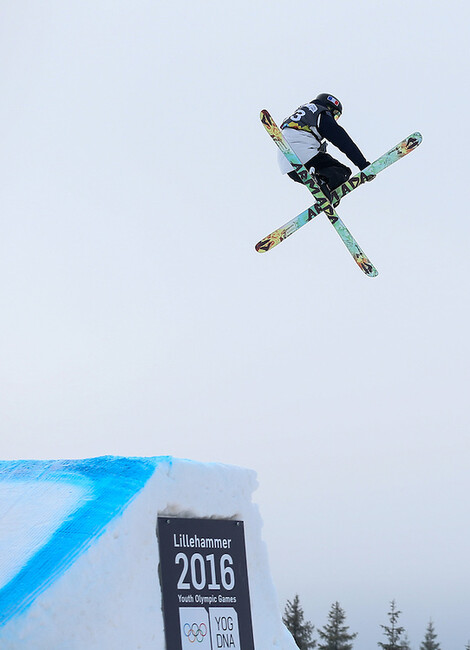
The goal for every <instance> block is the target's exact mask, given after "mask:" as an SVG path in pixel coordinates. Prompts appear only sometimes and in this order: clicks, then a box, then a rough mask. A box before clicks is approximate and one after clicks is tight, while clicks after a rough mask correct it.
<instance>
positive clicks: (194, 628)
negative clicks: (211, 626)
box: [183, 623, 207, 643]
mask: <svg viewBox="0 0 470 650" xmlns="http://www.w3.org/2000/svg"><path fill="white" fill-rule="evenodd" d="M183 632H184V635H185V636H186V637H187V638H188V641H189V643H194V642H195V641H197V642H198V643H202V642H203V640H204V637H205V636H206V634H207V625H206V624H205V623H200V624H199V625H198V624H197V623H193V624H192V625H190V624H189V623H185V624H184V627H183Z"/></svg>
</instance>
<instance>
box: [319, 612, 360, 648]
mask: <svg viewBox="0 0 470 650" xmlns="http://www.w3.org/2000/svg"><path fill="white" fill-rule="evenodd" d="M345 619H346V614H345V612H344V610H343V609H342V608H341V607H340V604H339V603H338V602H335V603H333V604H332V606H331V608H330V611H329V613H328V623H327V624H326V625H325V626H324V627H323V629H321V630H320V629H319V630H318V636H319V637H320V643H319V644H318V648H319V649H321V650H352V647H353V644H352V641H354V639H355V638H356V637H357V632H355V633H354V634H350V633H349V627H348V626H347V625H346V624H345Z"/></svg>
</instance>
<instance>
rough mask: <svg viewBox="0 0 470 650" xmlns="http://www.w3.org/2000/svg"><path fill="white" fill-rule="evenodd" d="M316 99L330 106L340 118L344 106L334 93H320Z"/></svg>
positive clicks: (327, 106) (323, 104)
mask: <svg viewBox="0 0 470 650" xmlns="http://www.w3.org/2000/svg"><path fill="white" fill-rule="evenodd" d="M315 101H316V102H318V103H319V104H321V105H322V106H325V107H326V108H328V109H329V110H330V111H331V112H332V113H333V116H334V117H335V118H336V119H338V117H339V116H340V115H341V113H342V112H343V106H342V104H341V102H340V101H339V99H337V98H336V97H334V96H333V95H329V94H328V93H320V94H319V95H318V97H316V98H315Z"/></svg>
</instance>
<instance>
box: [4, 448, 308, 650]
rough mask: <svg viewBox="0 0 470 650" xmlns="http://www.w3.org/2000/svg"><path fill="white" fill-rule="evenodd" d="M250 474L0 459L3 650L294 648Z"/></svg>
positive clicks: (169, 462)
mask: <svg viewBox="0 0 470 650" xmlns="http://www.w3.org/2000/svg"><path fill="white" fill-rule="evenodd" d="M256 486H257V482H256V475H255V473H254V472H253V471H251V470H247V469H243V468H239V467H233V466H228V465H221V464H216V463H197V462H194V461H189V460H179V459H175V458H172V457H168V456H164V457H152V458H122V457H114V456H104V457H99V458H89V459H82V460H55V461H42V460H41V461H40V460H32V461H26V460H20V461H0V648H2V650H19V649H22V648H25V649H27V650H62V649H63V650H95V649H96V650H98V649H99V650H108V649H109V650H120V649H122V650H134V649H135V650H137V649H142V650H150V649H152V650H188V649H189V648H198V650H219V649H220V648H234V649H235V650H268V649H278V650H295V648H296V645H295V643H294V641H293V639H292V638H291V637H290V635H289V634H288V632H287V631H286V629H285V627H284V626H283V624H282V622H281V617H280V614H279V610H278V605H277V599H276V594H275V589H274V586H273V584H272V580H271V577H270V572H269V566H268V559H267V551H266V547H265V544H264V542H263V541H262V538H261V527H262V522H261V518H260V515H259V512H258V508H257V506H256V505H255V504H254V503H253V502H252V494H253V492H254V490H255V489H256Z"/></svg>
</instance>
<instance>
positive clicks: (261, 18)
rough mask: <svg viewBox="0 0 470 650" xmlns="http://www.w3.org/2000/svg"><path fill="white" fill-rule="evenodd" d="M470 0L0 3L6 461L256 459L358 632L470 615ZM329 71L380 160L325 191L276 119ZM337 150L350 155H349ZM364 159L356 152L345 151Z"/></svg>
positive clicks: (312, 612) (282, 553)
mask: <svg viewBox="0 0 470 650" xmlns="http://www.w3.org/2000/svg"><path fill="white" fill-rule="evenodd" d="M468 19H469V16H468V8H467V5H466V4H465V3H462V2H457V0H449V1H448V2H447V3H446V4H445V6H444V5H443V4H442V3H429V2H428V1H424V0H423V1H421V0H408V1H406V2H402V1H400V0H393V2H392V1H388V0H386V1H385V2H380V3H379V2H372V0H362V1H361V0H358V2H354V3H352V2H347V1H346V0H337V1H336V2H333V3H317V2H307V1H305V0H297V1H296V2H293V3H288V2H279V1H278V0H269V1H268V0H240V1H238V2H226V1H225V0H206V1H201V0H199V1H197V2H195V1H194V0H192V1H189V0H179V1H178V2H165V3H163V2H161V1H160V0H154V1H153V2H150V1H142V0H132V1H130V0H129V1H128V2H123V1H120V0H93V1H91V0H68V1H65V2H64V1H63V0H45V1H44V2H35V1H29V2H28V1H25V0H15V2H5V1H4V2H2V3H1V4H0V57H1V66H0V84H1V88H2V92H1V100H0V118H1V120H0V129H1V146H0V183H1V191H0V201H1V204H0V208H1V221H0V301H1V311H2V318H1V319H0V414H1V415H0V427H1V442H0V449H1V453H0V456H1V457H2V458H6V459H8V458H59V457H60V458H72V457H89V456H98V455H104V454H116V455H132V456H141V455H142V456H154V455H162V454H172V455H175V456H178V457H185V458H192V459H194V460H200V461H216V462H224V463H231V464H236V465H242V466H246V467H250V468H253V469H255V470H256V471H257V472H258V477H259V482H260V487H259V490H258V492H257V493H256V495H255V498H256V500H257V502H258V503H259V505H260V509H261V514H262V516H263V519H264V522H265V528H264V535H265V539H266V542H267V544H268V549H269V553H270V560H271V565H272V571H273V577H274V581H275V583H276V587H277V590H278V593H279V602H280V606H281V607H282V606H283V604H284V603H285V600H286V599H287V598H291V597H292V596H293V595H294V594H295V593H299V595H300V598H301V603H302V604H303V606H304V610H305V614H306V616H307V618H309V619H310V620H311V621H312V622H313V623H314V624H315V625H317V626H323V625H324V624H325V622H326V617H327V612H328V610H329V607H330V605H331V603H332V602H333V601H336V600H338V601H339V602H340V603H341V605H342V606H343V608H344V609H345V610H346V613H347V617H348V618H347V622H348V623H349V624H350V626H351V631H357V632H359V637H358V638H357V641H356V643H355V647H356V648H358V650H360V649H361V648H362V649H363V650H366V648H372V647H376V643H377V641H379V640H383V636H382V631H381V629H380V627H379V626H380V624H381V623H386V622H387V616H386V612H387V611H388V608H389V601H390V600H391V599H392V598H395V599H396V600H397V605H398V607H399V609H401V610H402V611H403V614H402V616H401V618H400V622H401V623H402V624H403V625H404V626H405V627H406V628H407V630H408V634H409V638H410V641H411V645H412V647H413V650H417V649H418V647H419V643H420V642H421V641H422V639H423V636H424V631H425V628H426V625H427V623H428V620H429V618H430V617H432V618H433V620H434V622H435V626H436V631H437V633H438V637H439V640H440V641H441V645H442V648H443V650H446V649H448V650H450V649H451V648H453V649H454V650H458V649H459V648H462V649H463V648H464V646H465V643H466V642H467V641H468V640H469V639H470V622H469V615H468V612H469V584H470V570H469V560H468V558H469V552H468V538H469V505H468V504H469V498H468V495H469V490H470V473H469V447H470V442H469V440H468V437H469V415H468V400H469V381H468V380H469V329H470V322H469V321H470V318H469V307H468V294H469V291H468V278H469V272H470V262H469V245H468V241H469V237H470V226H469V217H468V211H467V209H466V203H467V199H466V196H465V194H466V192H465V189H466V186H467V183H468V151H469V135H468V120H467V115H466V113H467V109H468V100H469V90H468V78H469V73H470V70H469V64H468V60H469V56H468ZM319 92H331V93H334V94H336V95H337V96H338V97H339V98H340V99H341V101H342V103H343V106H344V114H343V117H342V119H341V124H342V125H343V126H344V127H345V128H346V129H347V131H348V132H349V133H350V135H351V136H352V137H353V139H354V140H355V141H356V143H357V144H358V146H359V147H360V148H361V150H362V151H363V153H364V155H365V156H366V157H367V158H368V159H369V160H374V159H375V158H377V157H378V156H380V155H381V154H382V153H384V152H385V151H387V150H388V149H390V148H391V147H392V146H393V145H395V144H396V143H397V142H399V141H400V140H401V139H402V138H404V137H405V136H407V135H409V134H410V133H412V132H413V131H415V130H419V131H421V133H422V134H423V143H422V145H421V146H420V147H419V148H418V149H417V150H416V151H415V152H413V153H412V154H411V155H410V156H408V157H407V158H405V159H404V160H402V161H400V162H398V163H397V164H396V165H394V166H393V167H391V168H389V169H388V170H386V171H384V172H383V174H381V175H380V176H379V177H378V178H377V179H376V180H375V181H374V182H373V183H371V184H368V185H367V186H366V187H364V188H360V189H358V190H357V191H356V192H354V193H353V194H352V195H351V196H349V197H347V198H346V199H345V200H344V201H343V202H342V203H341V206H340V209H339V214H340V216H341V217H342V218H343V220H344V221H345V223H346V224H347V225H348V227H349V228H350V230H351V232H352V233H353V234H354V235H355V237H356V238H357V240H358V242H359V244H360V245H361V246H362V248H363V249H364V251H365V252H366V253H367V255H368V256H369V257H370V259H371V260H372V262H373V263H374V264H375V266H376V267H377V269H378V270H379V276H378V277H377V278H367V277H366V276H365V275H363V274H362V273H361V271H360V270H359V269H358V268H357V267H356V265H355V264H354V262H353V261H352V259H351V258H350V255H349V254H348V252H347V250H346V249H345V247H344V245H343V244H342V242H341V241H340V239H339V238H338V236H337V234H336V233H335V232H334V230H333V228H331V226H330V224H329V223H328V221H327V219H326V218H325V217H319V218H317V219H315V220H314V221H313V222H312V223H310V224H308V225H307V226H305V227H304V228H303V229H302V230H301V231H300V232H298V233H296V234H294V235H293V236H292V237H291V238H289V239H288V240H287V241H286V242H284V243H283V244H282V245H280V246H278V247H277V248H275V249H274V250H272V251H271V252H269V253H267V254H264V255H260V254H258V253H256V252H255V251H254V244H255V243H256V242H257V241H258V240H259V239H260V238H261V237H263V236H264V235H266V234H267V233H269V232H270V231H272V230H273V229H274V228H276V227H278V226H280V225H282V224H283V223H285V222H286V221H288V220H289V219H290V218H292V217H293V216H295V215H296V214H297V213H299V212H300V211H302V210H303V209H305V208H306V207H307V206H308V205H310V204H311V203H312V200H311V195H310V194H309V193H308V191H307V190H306V189H304V188H302V187H301V186H299V185H296V184H294V183H292V182H291V181H290V180H288V179H287V178H285V177H282V176H281V175H280V173H279V171H278V168H277V161H276V148H275V146H274V144H273V143H272V142H271V141H270V139H269V137H268V136H267V134H266V133H265V131H264V129H263V127H262V125H261V124H260V122H259V111H260V109H262V108H268V109H269V110H270V111H271V113H272V115H273V116H274V117H275V119H277V120H282V119H283V118H284V117H286V116H287V115H288V114H290V113H292V112H293V110H294V109H295V108H296V107H297V106H298V105H299V104H302V103H304V102H306V101H308V100H311V99H312V98H313V97H315V96H316V95H317V94H318V93H319ZM329 151H330V153H332V154H338V152H337V151H335V150H334V148H332V147H331V148H330V150H329ZM338 157H339V158H340V159H343V158H342V155H341V154H338Z"/></svg>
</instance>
